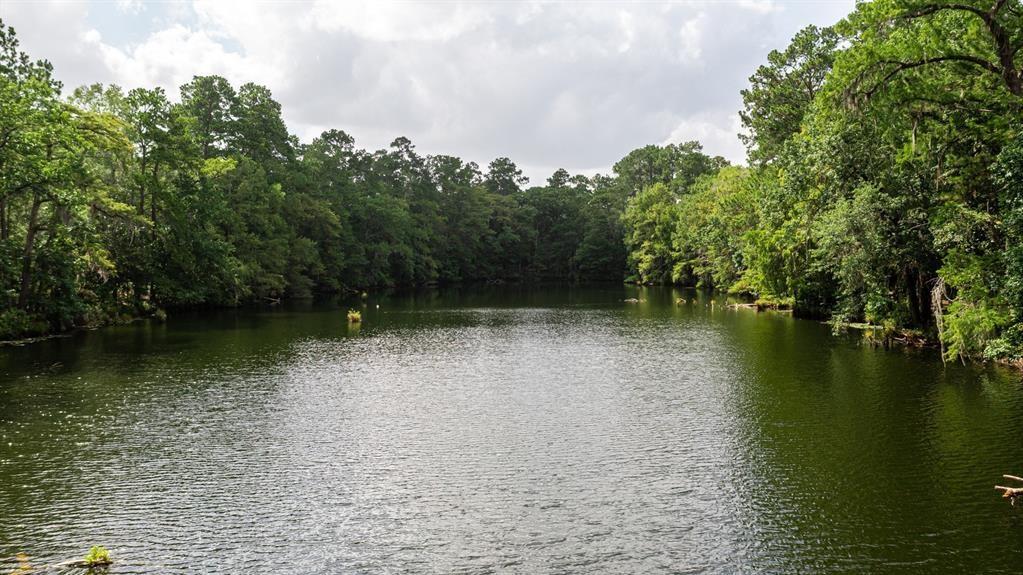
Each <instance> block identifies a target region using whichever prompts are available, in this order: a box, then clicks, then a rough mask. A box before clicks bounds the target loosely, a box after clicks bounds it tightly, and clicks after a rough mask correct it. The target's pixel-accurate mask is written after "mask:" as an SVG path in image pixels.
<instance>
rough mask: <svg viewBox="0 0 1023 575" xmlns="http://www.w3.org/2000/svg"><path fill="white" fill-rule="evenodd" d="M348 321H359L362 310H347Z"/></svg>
mask: <svg viewBox="0 0 1023 575" xmlns="http://www.w3.org/2000/svg"><path fill="white" fill-rule="evenodd" d="M348 321H349V322H350V323H360V322H361V321H362V312H360V311H358V310H354V309H350V310H348Z"/></svg>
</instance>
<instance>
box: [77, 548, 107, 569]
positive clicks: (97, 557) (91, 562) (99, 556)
mask: <svg viewBox="0 0 1023 575" xmlns="http://www.w3.org/2000/svg"><path fill="white" fill-rule="evenodd" d="M82 563H84V564H85V565H86V566H87V567H101V566H104V565H110V564H111V563H113V561H112V560H111V559H110V552H109V551H107V549H106V548H105V547H103V546H102V545H93V546H92V548H91V549H89V553H88V554H87V555H86V556H85V559H83V560H82Z"/></svg>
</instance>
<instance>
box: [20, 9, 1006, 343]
mask: <svg viewBox="0 0 1023 575" xmlns="http://www.w3.org/2000/svg"><path fill="white" fill-rule="evenodd" d="M0 29H2V31H0V83H2V84H0V119H2V121H3V124H2V126H0V274H2V275H0V278H2V283H3V285H2V286H0V289H2V290H3V291H2V295H0V298H2V299H0V334H2V335H3V336H6V337H17V336H23V335H29V334H32V333H43V332H47V331H54V330H60V329H67V328H69V327H72V326H74V325H82V324H95V323H102V322H105V321H111V320H112V319H116V318H117V317H123V316H133V315H139V314H145V313H151V312H152V310H155V309H158V308H173V307H180V306H195V305H237V304H239V303H243V302H250V301H260V300H265V299H267V298H271V299H276V298H281V297H307V296H310V295H313V294H318V293H344V292H348V291H353V290H359V289H363V288H366V287H372V286H397V285H410V286H411V285H424V284H432V283H445V282H463V281H481V280H506V281H516V280H545V279H556V280H569V281H587V280H614V281H621V280H623V279H625V280H627V281H634V282H638V283H644V284H677V285H685V286H693V287H704V288H713V289H717V290H722V291H729V292H732V293H739V294H746V295H749V296H752V297H756V298H759V299H760V300H761V302H762V303H763V304H764V305H773V306H783V307H792V308H795V309H797V310H800V311H805V312H812V313H816V314H822V315H826V316H830V317H831V318H833V319H834V320H835V323H836V325H839V324H842V323H845V322H854V321H860V322H868V323H871V324H875V325H880V326H884V328H885V330H887V331H889V332H901V331H908V330H912V331H918V332H920V333H922V334H925V335H929V336H931V337H933V338H934V339H936V340H937V341H939V342H941V345H942V347H943V350H944V352H945V355H946V357H947V358H950V359H955V358H963V359H965V358H969V357H991V358H1001V359H1019V357H1020V356H1021V354H1023V327H1021V326H1023V323H1021V322H1023V242H1021V240H1023V53H1021V52H1023V8H1021V6H1020V1H1019V0H983V1H979V0H962V1H960V2H958V3H954V4H953V3H943V2H931V1H928V0H875V1H873V2H869V3H860V4H858V5H857V6H856V8H855V9H854V11H853V12H852V13H851V14H849V15H848V16H847V17H846V18H845V19H843V20H842V21H841V22H839V23H837V24H836V25H834V26H832V27H825V28H818V27H815V26H810V27H807V28H805V29H803V30H802V31H800V32H799V33H798V34H797V35H796V36H795V37H794V38H793V40H792V42H791V43H790V45H789V46H787V47H786V48H784V49H783V50H776V51H774V52H771V53H770V54H769V55H768V58H767V62H766V63H765V64H764V65H763V66H761V67H760V68H759V69H757V70H756V71H755V73H754V74H753V75H752V77H751V78H750V84H749V86H748V87H747V88H746V89H745V90H743V91H742V99H743V102H744V107H743V110H742V111H741V112H740V117H741V120H742V124H743V126H744V133H743V134H742V135H741V137H742V139H743V141H744V142H745V144H746V146H747V148H748V162H747V163H748V165H747V166H731V165H729V164H728V163H727V162H726V161H724V160H723V159H722V158H719V157H710V156H708V155H707V154H705V153H703V150H702V148H701V146H700V144H699V143H697V142H687V143H682V144H677V145H675V144H673V145H666V146H647V147H644V148H640V149H637V150H634V151H633V152H631V153H629V154H628V155H626V156H625V157H624V158H622V160H620V161H619V162H618V163H616V164H615V165H614V167H613V170H612V173H611V174H609V175H596V176H593V177H584V176H579V175H574V176H573V175H571V174H569V173H568V172H566V171H564V170H558V171H557V172H555V173H554V174H553V175H552V176H551V177H550V178H549V179H548V180H547V182H546V183H545V185H542V186H528V185H527V184H528V182H527V181H526V180H525V178H523V177H522V173H521V171H520V170H519V169H518V168H517V167H516V165H515V164H514V163H513V162H512V161H511V160H509V159H507V158H498V159H495V160H494V161H493V162H491V163H490V164H489V165H488V166H487V167H486V169H481V168H480V167H479V166H477V165H476V164H474V163H472V162H466V161H463V160H461V159H459V158H457V157H452V156H444V155H438V156H422V155H419V154H418V153H417V152H416V150H415V147H414V146H413V144H412V143H411V142H410V141H409V140H407V139H405V138H398V139H397V140H395V141H394V142H393V143H392V144H391V146H390V147H389V148H387V149H384V150H377V151H367V150H362V149H359V148H357V147H356V146H355V143H354V141H353V139H352V138H351V136H349V135H348V134H346V133H344V132H342V131H338V130H331V131H327V132H324V133H323V134H322V135H321V136H320V137H318V138H316V139H314V140H313V141H312V142H311V143H308V144H303V143H301V142H299V141H298V140H297V138H295V137H294V136H293V135H291V134H290V133H289V132H288V130H287V127H286V125H285V124H284V122H283V120H282V118H281V108H280V105H279V104H278V103H277V102H276V101H274V99H273V98H272V95H271V94H270V92H269V90H267V89H266V88H265V87H262V86H258V85H255V84H245V85H243V86H241V87H238V88H235V87H233V86H231V85H230V83H228V82H227V81H226V80H225V79H223V78H220V77H217V76H200V77H196V78H194V79H193V80H192V81H191V82H189V83H188V84H186V85H185V86H182V87H181V91H180V96H179V98H178V99H177V101H171V99H170V98H169V97H168V96H167V95H166V94H165V93H164V92H163V90H161V89H159V88H156V89H134V90H130V91H128V92H126V93H125V92H124V91H123V90H121V89H120V88H118V87H116V86H99V85H94V86H87V87H83V88H79V89H77V90H75V91H74V92H73V93H71V95H70V96H68V97H63V96H62V95H61V86H60V85H59V83H57V82H56V81H55V80H54V79H53V77H52V69H51V67H50V65H49V64H48V63H46V62H42V61H32V60H31V59H30V58H29V57H28V56H27V55H25V54H24V53H22V52H21V51H19V48H18V44H17V40H16V37H15V34H14V31H13V30H12V29H10V28H4V27H2V26H0Z"/></svg>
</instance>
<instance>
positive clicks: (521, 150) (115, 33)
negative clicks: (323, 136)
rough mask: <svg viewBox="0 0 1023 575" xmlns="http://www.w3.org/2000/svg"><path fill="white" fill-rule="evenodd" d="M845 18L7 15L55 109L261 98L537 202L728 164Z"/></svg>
mask: <svg viewBox="0 0 1023 575" xmlns="http://www.w3.org/2000/svg"><path fill="white" fill-rule="evenodd" d="M853 7H854V0H803V1H798V2H797V1H782V0H729V1H689V2H630V3H624V2H609V1H585V2H583V1H580V2H529V1H526V2H511V1H505V2H498V1H474V2H459V1H445V2H440V1H432V2H407V1H404V2H386V1H382V0H377V1H372V2H331V1H323V0H309V1H260V0H248V1H242V0H191V1H164V2H145V1H141V0H107V1H97V0H92V1H82V0H78V1H74V2H66V1H56V0H31V1H30V0H2V1H0V19H3V21H4V22H5V23H6V24H7V25H10V26H13V27H14V28H15V30H16V32H17V34H18V37H19V39H20V41H21V44H22V48H23V49H24V50H25V51H27V52H28V53H29V54H30V55H31V56H32V57H33V58H45V59H47V60H50V61H51V62H52V63H53V65H54V67H55V73H56V76H57V78H58V79H59V80H61V81H62V82H63V83H64V85H65V91H70V89H73V88H74V87H77V86H80V85H83V84H90V83H94V82H101V83H114V84H119V85H120V86H122V87H124V88H125V89H131V88H134V87H153V86H161V87H163V88H164V89H166V90H167V93H168V94H169V95H170V96H171V97H172V99H177V94H178V88H179V87H180V86H181V85H182V84H184V83H186V82H188V81H189V80H190V79H191V78H192V76H194V75H202V74H219V75H222V76H224V77H226V78H228V79H229V80H230V81H231V82H232V83H233V84H234V85H235V86H236V87H237V86H240V85H241V84H243V83H245V82H255V83H257V84H262V85H265V86H267V87H269V88H270V90H271V91H272V92H273V94H274V97H275V98H276V99H277V100H278V101H279V102H280V103H281V105H282V107H283V113H284V118H285V120H286V122H287V123H288V126H289V128H290V129H291V131H292V132H293V133H295V134H296V135H298V137H299V138H300V139H301V140H302V141H304V142H308V141H311V140H312V138H314V137H316V136H317V135H319V134H320V133H321V132H323V131H324V130H326V129H331V128H338V129H342V130H345V131H346V132H348V133H349V134H351V135H352V136H353V137H354V138H355V140H356V144H357V145H358V146H359V147H363V148H366V149H369V150H375V149H379V148H384V147H386V146H388V145H389V144H390V142H391V141H393V140H394V139H395V138H396V137H398V136H406V137H408V138H409V139H411V140H412V142H413V143H414V144H415V145H416V149H417V150H418V151H419V153H421V154H451V155H456V156H459V157H462V158H463V159H466V160H472V161H475V162H477V163H478V164H479V165H480V166H481V167H485V166H486V165H487V164H488V163H489V162H490V160H492V159H493V158H496V157H501V156H506V157H509V158H511V159H512V160H513V161H515V162H516V163H517V164H518V165H519V167H520V168H522V169H523V171H524V173H525V174H526V175H527V176H528V177H529V178H530V181H531V182H532V183H534V184H542V183H543V182H544V180H545V179H546V178H547V176H549V175H550V174H551V173H552V172H554V170H556V169H557V168H566V169H568V170H569V171H570V172H572V173H583V174H587V175H591V174H593V173H596V172H604V173H607V172H609V171H610V168H611V166H612V165H613V164H614V163H615V162H616V161H617V160H618V159H620V158H621V157H622V156H624V155H625V154H627V153H628V152H629V151H630V150H633V149H635V148H638V147H641V146H644V145H647V144H667V143H672V142H683V141H688V140H699V141H700V142H702V143H703V145H704V150H705V151H706V152H707V153H710V154H712V155H721V156H724V157H725V158H727V159H728V160H730V161H732V162H736V163H741V162H742V161H743V159H744V157H745V150H744V149H743V146H742V144H741V143H740V142H739V140H738V137H737V133H738V132H739V130H740V124H739V117H738V111H739V110H740V109H741V107H742V97H741V95H740V94H739V91H740V90H742V89H743V88H745V87H746V85H747V81H748V78H749V76H750V75H751V74H752V73H753V72H754V71H755V70H756V68H757V66H759V65H761V64H763V63H764V62H765V61H766V58H767V54H768V53H769V52H770V51H771V50H773V49H783V48H784V47H785V46H786V45H787V44H788V42H789V40H790V39H791V38H792V36H793V35H794V34H795V33H796V32H797V31H798V30H799V29H801V28H803V27H804V26H806V25H808V24H816V25H830V24H833V23H835V22H837V21H838V20H839V19H841V18H842V17H844V16H845V15H846V14H848V13H849V12H850V11H851V10H852V9H853Z"/></svg>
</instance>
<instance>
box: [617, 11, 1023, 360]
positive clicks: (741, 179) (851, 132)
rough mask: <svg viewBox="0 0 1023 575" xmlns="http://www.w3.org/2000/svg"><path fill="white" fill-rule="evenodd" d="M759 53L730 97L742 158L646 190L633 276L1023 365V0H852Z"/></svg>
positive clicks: (631, 213) (633, 232)
mask: <svg viewBox="0 0 1023 575" xmlns="http://www.w3.org/2000/svg"><path fill="white" fill-rule="evenodd" d="M767 60H768V61H767V63H766V64H764V65H763V66H761V67H760V68H759V69H757V70H756V72H755V73H754V74H753V75H752V77H751V78H750V85H749V87H748V88H747V89H745V90H743V92H742V98H743V102H744V108H743V110H742V111H741V113H740V116H741V120H742V124H743V126H744V128H745V134H743V140H744V141H745V143H746V145H747V147H748V158H749V167H732V166H728V167H718V168H717V169H714V170H711V171H709V172H706V173H704V174H702V175H701V176H699V177H698V178H697V179H696V180H695V181H692V180H688V179H683V180H679V179H678V178H669V177H667V176H665V177H661V178H659V179H658V178H654V179H653V180H651V181H649V182H646V184H647V185H645V186H644V187H643V188H642V189H641V190H640V191H639V192H638V193H637V194H636V196H635V197H633V198H632V199H630V200H629V202H628V205H627V208H626V210H625V213H624V219H623V222H624V223H625V228H626V230H625V241H626V244H627V247H628V270H629V273H630V274H632V275H633V277H634V278H635V279H637V280H638V281H641V282H653V283H678V284H684V285H696V286H705V287H713V288H716V289H719V290H727V291H731V292H734V293H745V294H750V295H753V296H756V297H759V298H760V299H761V302H762V304H764V305H776V306H786V307H789V306H791V307H794V308H796V309H797V310H802V311H810V312H814V313H818V314H824V315H827V316H830V317H831V318H832V319H833V320H834V321H835V323H836V325H841V324H843V323H847V322H868V323H871V324H874V325H878V326H883V328H884V329H885V331H886V332H887V333H896V334H897V333H904V332H907V331H915V332H918V333H919V334H920V335H923V336H927V337H929V338H930V339H931V340H932V341H934V340H936V341H938V342H940V344H941V346H942V349H943V352H944V354H945V357H946V358H947V359H950V360H955V359H964V360H965V359H966V358H971V357H973V358H978V357H988V358H998V359H1005V360H1016V361H1018V360H1020V358H1021V355H1023V324H1021V321H1023V86H1021V82H1023V8H1021V5H1020V2H1019V0H983V1H970V0H964V1H962V2H958V3H945V2H934V1H930V0H874V1H872V2H864V3H860V4H858V5H857V7H856V9H855V10H854V11H853V12H852V13H851V14H850V15H849V16H848V17H846V18H845V19H843V20H842V21H841V22H839V23H838V24H836V25H835V26H833V27H827V28H818V27H814V26H810V27H807V28H805V29H803V30H802V31H800V32H799V33H798V34H797V35H796V36H795V37H794V38H793V40H792V42H791V44H790V45H789V46H788V47H786V48H785V49H784V50H776V51H774V52H771V53H770V55H769V56H768V59H767ZM650 152H651V153H650V158H649V159H648V160H647V161H648V163H649V164H650V165H652V166H657V165H659V162H661V161H662V159H661V157H660V152H659V151H657V150H651V151H650ZM651 173H656V168H655V169H654V170H653V171H652V172H651ZM654 180H658V181H654Z"/></svg>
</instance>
